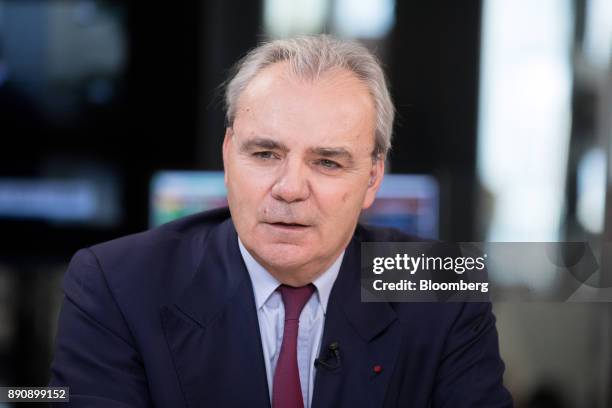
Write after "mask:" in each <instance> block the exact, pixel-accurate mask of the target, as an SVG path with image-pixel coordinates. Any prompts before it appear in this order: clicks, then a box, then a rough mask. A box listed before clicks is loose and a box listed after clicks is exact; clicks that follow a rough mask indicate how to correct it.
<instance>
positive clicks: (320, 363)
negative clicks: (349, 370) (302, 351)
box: [314, 341, 342, 370]
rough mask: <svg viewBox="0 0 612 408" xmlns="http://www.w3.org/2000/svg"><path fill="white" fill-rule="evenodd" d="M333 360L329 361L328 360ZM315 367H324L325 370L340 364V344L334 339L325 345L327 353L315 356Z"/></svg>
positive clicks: (335, 367) (337, 366) (338, 366)
mask: <svg viewBox="0 0 612 408" xmlns="http://www.w3.org/2000/svg"><path fill="white" fill-rule="evenodd" d="M332 359H333V360H335V361H334V362H333V363H330V360H332ZM314 365H315V367H317V368H319V367H325V368H326V369H327V370H336V369H338V368H340V366H341V365H342V361H341V360H340V345H339V344H338V342H337V341H334V342H332V343H330V344H329V346H327V355H326V356H325V358H317V359H316V360H315V362H314Z"/></svg>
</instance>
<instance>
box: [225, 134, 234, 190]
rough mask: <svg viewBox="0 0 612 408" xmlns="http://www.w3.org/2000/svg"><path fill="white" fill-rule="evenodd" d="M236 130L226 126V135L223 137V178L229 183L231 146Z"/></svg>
mask: <svg viewBox="0 0 612 408" xmlns="http://www.w3.org/2000/svg"><path fill="white" fill-rule="evenodd" d="M233 136H234V131H233V130H232V128H230V127H228V128H225V137H224V138H223V170H224V173H223V180H224V182H225V185H227V164H228V163H229V162H228V160H229V149H230V147H231V143H232V139H233Z"/></svg>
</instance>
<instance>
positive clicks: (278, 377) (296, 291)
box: [272, 283, 315, 408]
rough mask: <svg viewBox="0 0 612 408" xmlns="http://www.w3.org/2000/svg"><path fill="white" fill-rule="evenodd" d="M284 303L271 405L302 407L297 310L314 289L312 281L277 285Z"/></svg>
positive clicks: (290, 407) (275, 406)
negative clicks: (281, 334)
mask: <svg viewBox="0 0 612 408" xmlns="http://www.w3.org/2000/svg"><path fill="white" fill-rule="evenodd" d="M277 290H278V291H279V292H280V294H281V296H282V298H283V304H284V305H285V328H284V330H283V344H282V345H281V350H280V354H279V356H278V360H277V362H276V370H275V371H274V384H273V385H272V407H273V408H303V407H304V400H303V398H302V387H301V386H300V371H299V369H298V362H297V336H298V327H299V324H300V313H302V309H303V308H304V305H305V304H306V302H308V299H310V296H312V293H313V292H314V290H315V287H314V285H313V284H312V283H311V284H309V285H306V286H301V287H299V288H295V287H292V286H287V285H280V286H279V287H278V289H277Z"/></svg>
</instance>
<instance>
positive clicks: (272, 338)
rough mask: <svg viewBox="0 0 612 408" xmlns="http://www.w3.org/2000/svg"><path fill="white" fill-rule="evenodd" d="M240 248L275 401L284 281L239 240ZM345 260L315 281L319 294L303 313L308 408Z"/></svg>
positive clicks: (302, 367)
mask: <svg viewBox="0 0 612 408" xmlns="http://www.w3.org/2000/svg"><path fill="white" fill-rule="evenodd" d="M238 245H239V246H240V253H241V254H242V259H243V260H244V263H245V265H246V268H247V271H248V272H249V276H250V277H251V282H252V284H253V292H254V295H255V305H256V307H257V319H258V321H259V332H260V334H261V344H262V348H263V355H264V361H265V364H266V374H267V377H268V390H269V391H270V401H272V385H273V383H274V380H273V379H274V370H275V368H276V362H277V361H278V355H279V353H280V349H281V344H282V342H283V330H284V327H285V307H284V306H283V300H282V298H281V295H280V293H278V292H277V291H276V288H277V287H278V286H279V285H280V284H281V282H279V281H278V280H277V279H276V278H275V277H274V276H272V275H271V274H270V273H269V272H268V271H266V270H265V269H264V268H263V267H262V266H261V265H260V264H259V263H258V262H257V261H256V260H255V259H254V258H253V257H252V256H251V254H250V253H249V251H247V249H246V248H245V247H244V245H242V242H241V241H240V239H238ZM343 257H344V251H343V252H342V253H341V254H340V256H339V257H338V259H336V261H335V262H334V263H333V264H332V266H330V267H329V269H328V270H326V271H325V272H324V273H323V274H321V275H320V276H319V277H318V278H317V279H315V280H314V282H312V283H313V285H314V286H315V288H316V291H315V293H314V294H313V296H311V297H310V299H309V300H308V302H307V303H306V305H305V306H304V309H302V313H301V314H300V325H299V329H298V339H297V358H298V369H299V372H300V384H301V386H302V397H303V400H304V407H305V408H308V407H310V405H311V403H312V393H313V388H314V378H315V371H316V370H315V367H314V362H315V359H316V358H317V356H318V355H319V350H320V348H321V338H322V337H323V326H324V322H325V313H326V311H327V302H328V300H329V295H330V293H331V290H332V286H333V285H334V282H335V281H336V277H337V276H338V272H339V271H340V265H341V264H342V258H343Z"/></svg>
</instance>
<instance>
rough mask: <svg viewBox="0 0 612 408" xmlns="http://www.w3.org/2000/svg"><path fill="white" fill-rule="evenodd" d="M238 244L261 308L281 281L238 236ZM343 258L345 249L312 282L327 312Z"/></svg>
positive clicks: (257, 303) (258, 305)
mask: <svg viewBox="0 0 612 408" xmlns="http://www.w3.org/2000/svg"><path fill="white" fill-rule="evenodd" d="M238 246H239V247H240V254H241V255H242V259H243V260H244V263H245V265H246V268H247V271H248V272H249V276H250V277H251V282H252V283H253V291H254V292H255V305H256V306H257V309H258V310H259V309H260V308H261V307H263V305H264V304H265V303H266V301H267V300H268V299H269V298H270V296H271V295H272V293H274V291H275V290H276V288H277V287H278V286H279V285H280V284H281V282H280V281H279V280H278V279H276V278H275V277H274V276H272V275H271V274H270V272H268V271H267V270H266V269H265V268H264V267H263V266H261V265H260V264H259V262H257V261H256V260H255V258H253V256H252V255H251V254H250V253H249V251H248V250H247V249H246V248H245V247H244V245H243V244H242V241H241V240H240V238H238ZM343 258H344V251H342V253H341V254H340V256H338V258H337V259H336V260H335V261H334V263H333V264H332V265H331V266H330V267H329V268H328V269H327V270H326V271H325V272H323V273H322V274H321V275H319V277H317V279H315V280H314V281H313V282H312V284H313V285H314V286H315V287H316V288H317V293H318V295H319V303H320V304H321V306H322V307H323V313H326V312H327V302H328V301H329V296H330V294H331V290H332V287H333V286H334V282H335V281H336V278H337V277H338V273H339V272H340V265H342V259H343Z"/></svg>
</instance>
